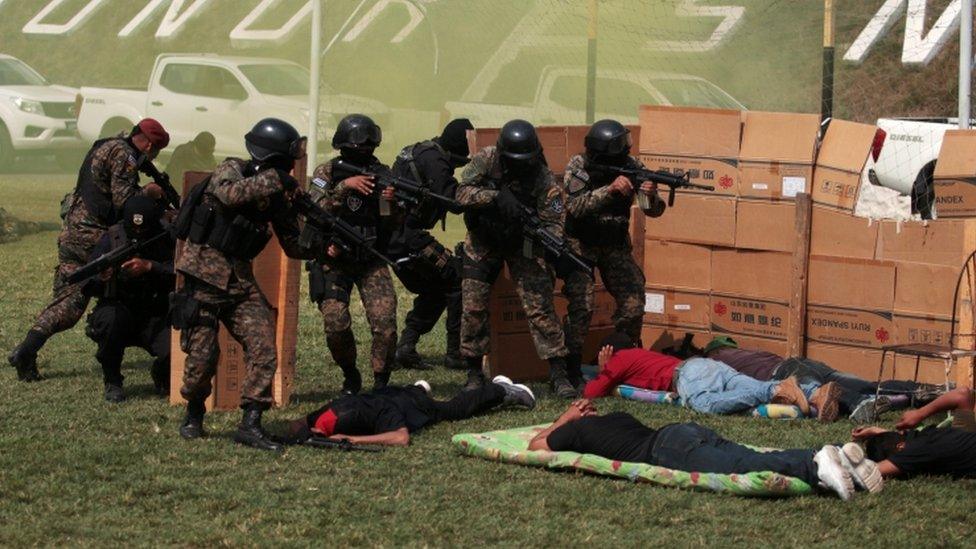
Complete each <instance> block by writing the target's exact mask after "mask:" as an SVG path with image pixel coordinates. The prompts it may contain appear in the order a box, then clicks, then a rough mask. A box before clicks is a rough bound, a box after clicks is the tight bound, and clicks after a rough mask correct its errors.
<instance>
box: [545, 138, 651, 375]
mask: <svg viewBox="0 0 976 549" xmlns="http://www.w3.org/2000/svg"><path fill="white" fill-rule="evenodd" d="M584 144H585V146H586V153H585V155H576V156H574V157H573V158H571V159H570V161H569V164H568V165H567V166H566V172H565V174H564V180H563V184H564V186H565V190H566V236H567V237H568V238H569V240H570V244H571V245H572V246H573V247H574V248H575V249H577V250H579V253H581V254H582V255H583V256H584V257H586V258H587V259H589V260H590V261H592V262H593V264H594V265H595V266H596V267H597V268H598V269H600V277H601V278H602V279H603V284H604V285H605V286H606V288H607V291H609V292H610V295H612V296H613V299H614V301H615V302H616V309H615V311H614V313H613V323H614V327H615V328H616V331H618V332H621V333H625V334H627V335H628V336H630V338H631V339H632V340H633V341H634V342H637V341H638V340H639V339H640V329H641V318H642V316H643V314H644V273H643V272H642V271H641V269H640V267H638V266H637V263H636V262H634V258H633V255H632V248H631V243H630V235H629V227H630V206H631V204H632V203H633V201H634V188H633V185H632V183H631V182H630V180H628V179H627V178H626V177H623V176H617V177H614V176H613V175H610V174H608V173H605V172H604V171H601V170H600V168H599V165H600V164H603V165H612V166H620V167H626V168H643V167H644V166H643V164H641V162H640V160H638V159H636V158H634V157H632V156H630V155H629V153H630V146H631V139H630V131H629V130H628V129H627V128H626V127H624V126H623V124H621V123H619V122H617V121H616V120H601V121H599V122H597V123H595V124H593V126H592V127H591V128H590V131H589V132H588V133H587V135H586V138H585V140H584ZM638 198H639V200H638V202H639V203H640V206H641V209H642V210H643V211H644V214H645V215H647V216H650V217H657V216H660V215H661V214H662V213H664V209H665V207H666V204H665V202H664V200H662V199H661V197H659V196H658V194H657V192H656V188H655V186H654V184H653V183H649V182H645V183H643V184H642V186H641V190H640V196H639V197H638ZM593 285H594V281H593V279H592V278H590V277H589V276H587V275H585V274H583V273H580V272H579V271H576V272H573V273H571V274H570V275H569V276H567V277H566V280H565V285H564V286H563V294H565V295H566V297H567V298H568V299H569V309H568V313H569V314H568V315H567V316H566V319H565V320H566V322H565V329H566V346H567V347H568V348H569V357H568V360H567V363H568V370H569V377H570V381H571V382H572V383H573V384H574V385H575V386H576V387H577V389H582V384H583V377H582V374H581V373H580V363H581V361H582V352H583V339H584V338H585V337H586V333H587V331H588V330H589V328H590V320H591V319H592V318H593Z"/></svg>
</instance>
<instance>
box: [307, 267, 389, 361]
mask: <svg viewBox="0 0 976 549" xmlns="http://www.w3.org/2000/svg"><path fill="white" fill-rule="evenodd" d="M327 269H328V270H326V272H325V296H326V297H325V299H323V300H322V301H321V302H319V312H321V313H322V324H323V326H324V328H325V341H326V344H327V345H328V347H329V351H331V353H332V358H333V359H334V360H335V361H336V363H337V364H338V365H339V367H340V368H342V369H343V370H346V369H348V368H355V365H356V338H355V337H354V336H353V333H352V316H350V314H349V298H350V295H351V293H352V287H353V286H354V285H355V286H356V288H358V289H359V297H360V299H361V300H362V302H363V309H365V311H366V321H367V322H369V329H370V332H371V333H372V336H373V340H372V348H371V351H370V364H371V366H372V368H373V373H383V372H388V371H390V365H391V364H392V363H393V354H394V352H395V351H396V342H397V328H396V314H397V300H396V290H395V289H394V288H393V279H392V278H391V277H390V271H389V269H388V268H387V267H386V264H385V263H382V262H379V261H371V262H369V263H368V264H366V265H365V266H362V267H353V266H349V265H346V266H344V267H343V268H335V267H332V268H327Z"/></svg>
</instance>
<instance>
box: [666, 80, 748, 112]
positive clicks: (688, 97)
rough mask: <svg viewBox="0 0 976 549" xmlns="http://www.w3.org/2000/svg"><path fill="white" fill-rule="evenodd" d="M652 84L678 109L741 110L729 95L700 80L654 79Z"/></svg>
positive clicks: (740, 106) (739, 105)
mask: <svg viewBox="0 0 976 549" xmlns="http://www.w3.org/2000/svg"><path fill="white" fill-rule="evenodd" d="M652 83H653V84H654V87H655V88H657V89H658V91H660V92H661V93H662V94H663V95H664V97H666V98H667V99H668V102H669V103H671V104H672V105H675V106H678V107H712V108H719V109H741V108H742V105H741V104H740V103H739V102H738V101H736V100H735V99H733V98H732V97H731V96H730V95H729V94H727V93H725V92H724V91H722V90H721V89H719V88H718V87H716V86H715V85H713V84H711V83H709V82H705V81H702V80H691V79H655V80H652Z"/></svg>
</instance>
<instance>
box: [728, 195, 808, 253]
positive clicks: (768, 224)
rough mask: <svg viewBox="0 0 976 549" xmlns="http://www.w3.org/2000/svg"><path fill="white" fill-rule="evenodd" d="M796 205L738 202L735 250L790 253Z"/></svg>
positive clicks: (750, 201)
mask: <svg viewBox="0 0 976 549" xmlns="http://www.w3.org/2000/svg"><path fill="white" fill-rule="evenodd" d="M795 226H796V204H795V203H794V202H792V201H790V202H783V201H770V200H763V199H744V198H743V199H739V203H738V204H737V205H736V209H735V247H736V248H740V249H749V250H768V251H773V252H789V253H792V252H793V248H794V247H796V231H795Z"/></svg>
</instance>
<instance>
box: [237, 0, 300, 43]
mask: <svg viewBox="0 0 976 549" xmlns="http://www.w3.org/2000/svg"><path fill="white" fill-rule="evenodd" d="M277 4H278V0H261V3H260V4H258V5H257V6H255V7H254V9H253V10H251V13H249V14H247V17H245V18H244V19H242V20H241V22H240V23H238V24H237V26H236V27H234V30H232V31H230V39H231V41H232V42H245V43H246V42H255V41H256V42H283V41H284V40H285V39H286V38H288V35H289V34H291V32H292V31H293V30H294V29H295V27H296V26H297V25H298V24H299V23H301V22H302V19H305V18H306V17H308V16H309V15H310V14H311V13H312V2H311V1H309V2H306V3H305V4H304V5H303V6H302V7H301V9H299V10H298V11H297V12H296V13H295V15H293V16H292V17H291V19H289V20H288V21H286V22H285V24H284V25H282V26H280V27H278V28H277V29H266V30H251V29H250V28H249V27H250V26H251V25H252V24H253V23H254V22H255V21H257V19H258V18H259V17H261V16H262V15H264V12H266V11H268V10H269V9H270V8H272V7H274V6H276V5H277Z"/></svg>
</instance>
